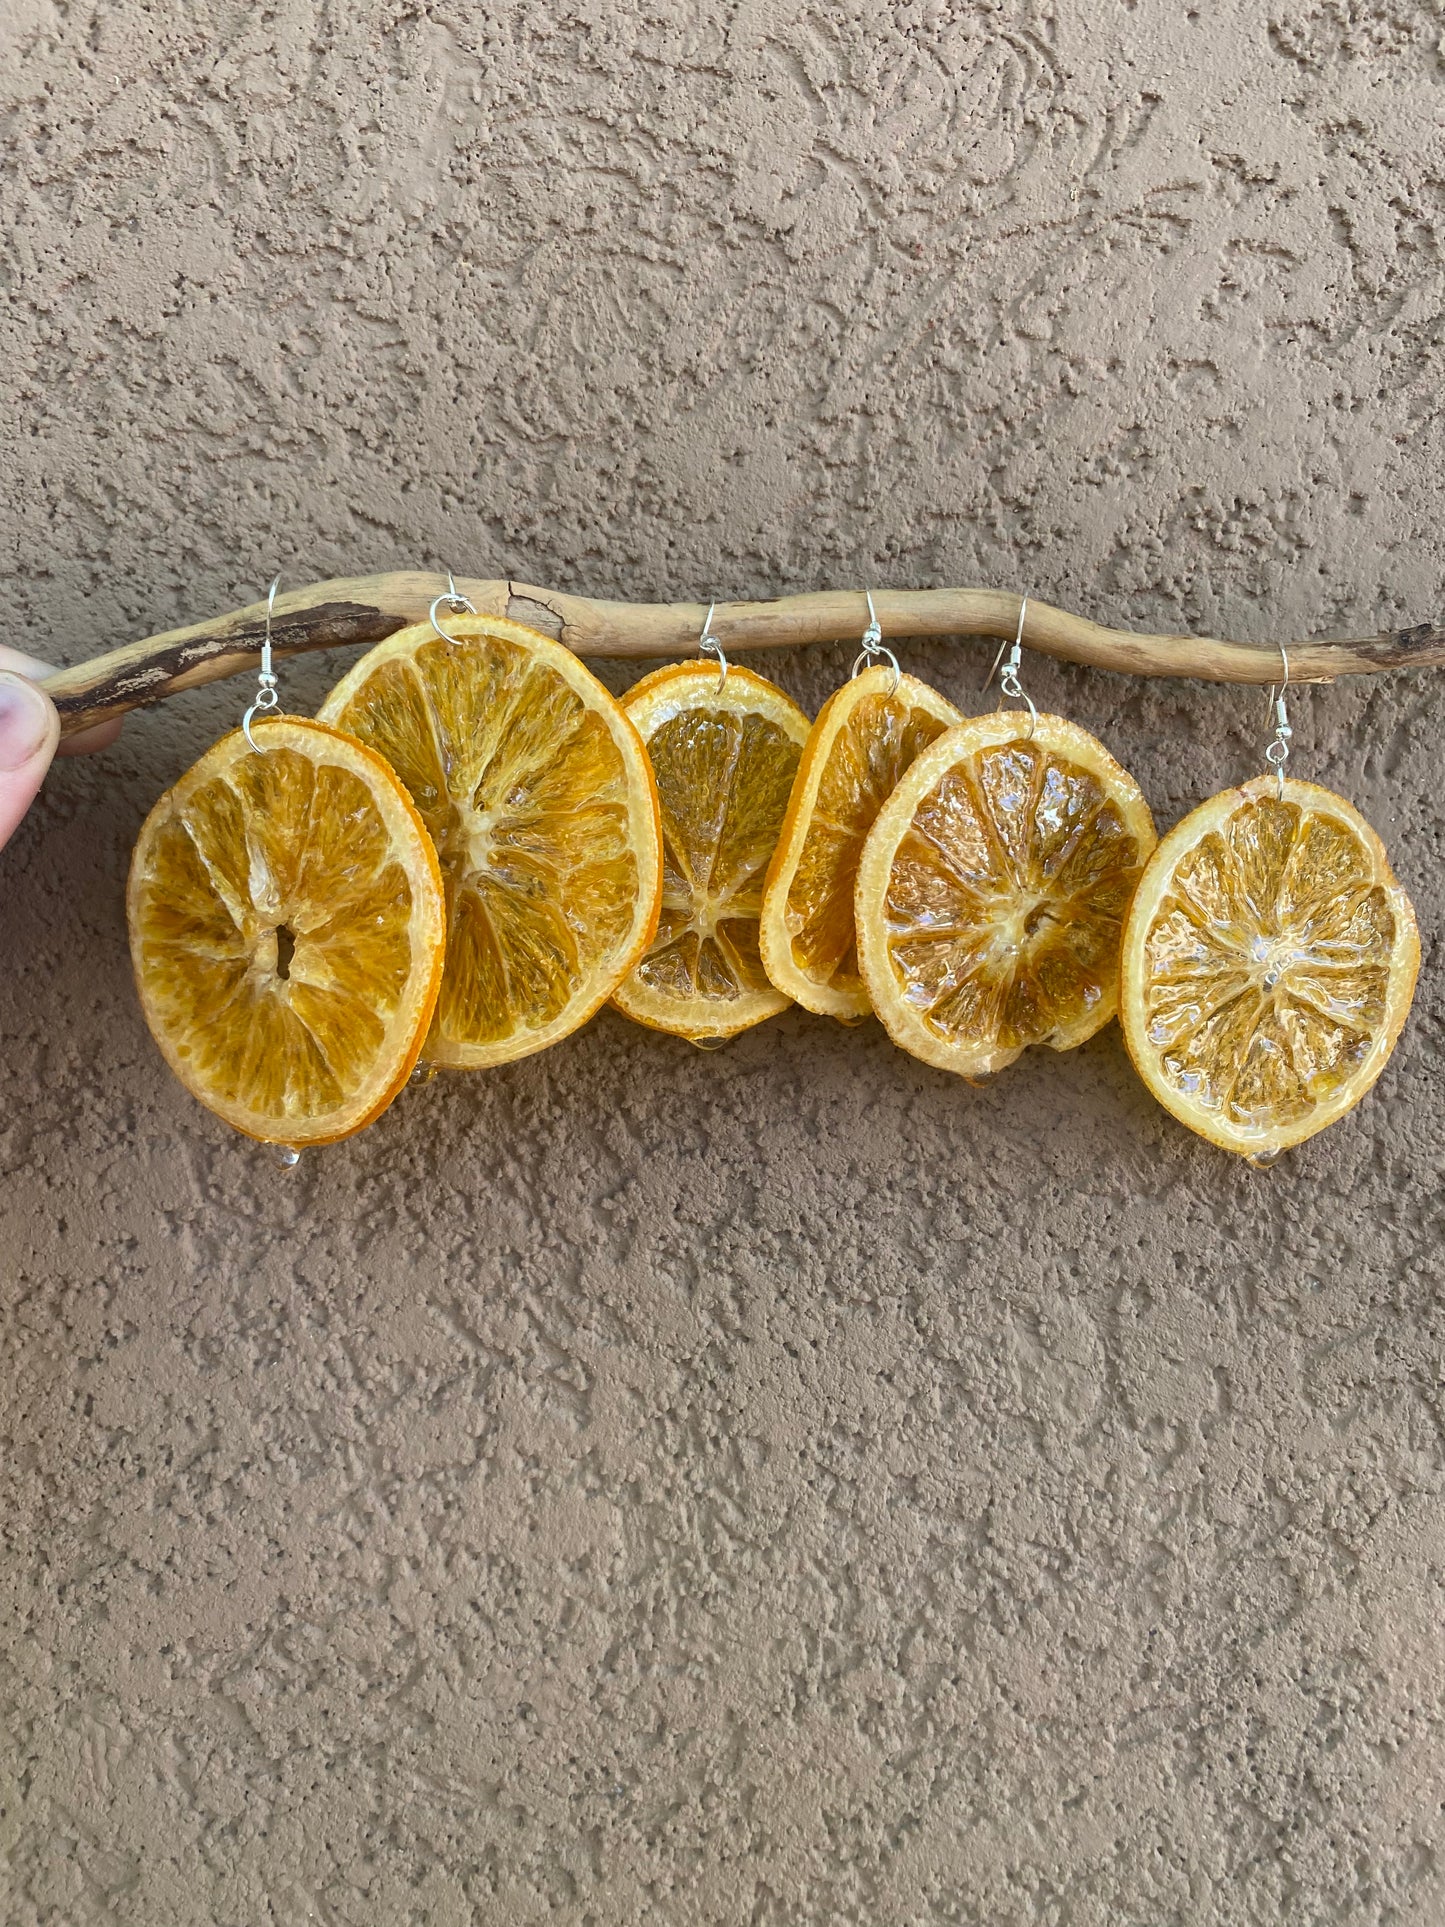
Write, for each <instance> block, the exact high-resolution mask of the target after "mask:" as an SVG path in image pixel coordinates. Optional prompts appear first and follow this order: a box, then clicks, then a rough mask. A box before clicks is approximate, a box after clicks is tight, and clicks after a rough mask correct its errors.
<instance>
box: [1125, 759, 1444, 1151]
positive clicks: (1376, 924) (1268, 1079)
mask: <svg viewBox="0 0 1445 1927" xmlns="http://www.w3.org/2000/svg"><path fill="white" fill-rule="evenodd" d="M1419 965H1420V939H1419V933H1418V931H1417V930H1416V926H1415V915H1414V912H1413V910H1412V909H1411V908H1410V900H1409V898H1408V897H1407V896H1406V895H1405V892H1404V891H1403V890H1402V889H1401V888H1400V885H1399V884H1398V883H1397V882H1396V880H1395V877H1394V874H1393V872H1392V871H1391V869H1390V864H1389V859H1388V858H1387V857H1386V855H1385V850H1384V845H1383V844H1382V843H1381V842H1380V839H1379V837H1378V836H1376V834H1375V832H1374V831H1373V830H1372V829H1371V828H1370V826H1369V824H1368V823H1367V822H1366V821H1365V819H1364V818H1363V817H1362V816H1361V815H1360V813H1359V811H1358V810H1356V809H1354V808H1352V806H1351V805H1350V804H1349V803H1347V802H1345V800H1344V799H1343V797H1339V796H1336V795H1334V794H1333V793H1332V792H1331V791H1329V790H1326V789H1320V788H1318V787H1317V786H1316V785H1315V784H1313V783H1299V782H1295V781H1293V780H1290V781H1288V782H1286V783H1285V785H1284V791H1283V794H1282V795H1281V794H1280V793H1279V789H1278V785H1277V783H1276V779H1275V778H1274V777H1273V776H1261V777H1259V778H1257V779H1256V780H1255V781H1254V782H1252V783H1246V784H1245V785H1244V786H1243V787H1242V788H1240V789H1233V790H1225V791H1224V792H1223V793H1222V794H1220V795H1219V796H1212V797H1210V799H1209V801H1208V802H1207V803H1203V804H1201V805H1200V807H1199V808H1198V809H1197V810H1193V811H1191V812H1190V814H1189V815H1188V816H1186V817H1185V818H1184V820H1183V821H1182V822H1181V823H1178V824H1176V825H1175V827H1174V828H1173V829H1172V830H1171V831H1170V832H1169V834H1168V836H1166V837H1165V838H1164V840H1163V842H1162V843H1161V844H1160V845H1159V847H1158V849H1157V850H1156V851H1155V853H1154V855H1153V857H1152V858H1151V859H1150V861H1149V864H1148V866H1147V868H1146V869H1145V871H1144V875H1143V878H1142V880H1141V882H1140V884H1139V890H1138V894H1137V895H1136V897H1135V899H1134V905H1133V908H1132V909H1131V911H1130V913H1129V919H1128V923H1127V925H1126V927H1125V931H1124V948H1123V997H1122V1002H1121V1006H1120V1020H1121V1022H1122V1025H1123V1029H1124V1039H1125V1042H1126V1043H1127V1044H1128V1047H1129V1054H1130V1056H1131V1057H1132V1058H1133V1060H1134V1063H1135V1065H1136V1067H1137V1069H1138V1071H1139V1075H1140V1076H1141V1077H1142V1078H1143V1080H1144V1082H1145V1083H1146V1084H1147V1085H1148V1087H1149V1089H1150V1090H1151V1091H1152V1092H1153V1093H1154V1095H1155V1097H1157V1098H1158V1099H1159V1102H1160V1103H1161V1104H1163V1105H1164V1106H1165V1108H1166V1109H1167V1110H1170V1111H1172V1112H1173V1113H1174V1115H1175V1117H1177V1118H1178V1119H1179V1120H1180V1122H1181V1123H1184V1124H1187V1125H1188V1126H1189V1127H1190V1129H1191V1130H1194V1131H1197V1132H1198V1133H1199V1134H1200V1136H1201V1137H1206V1138H1208V1139H1209V1140H1210V1142H1211V1143H1213V1144H1218V1145H1221V1146H1222V1147H1223V1148H1224V1149H1225V1150H1229V1151H1238V1152H1241V1153H1243V1154H1244V1155H1245V1156H1247V1157H1252V1158H1254V1159H1255V1160H1256V1161H1258V1162H1260V1163H1271V1162H1273V1160H1274V1158H1275V1157H1276V1156H1278V1154H1279V1153H1280V1152H1281V1151H1283V1150H1286V1149H1287V1148H1288V1147H1289V1146H1290V1145H1292V1144H1299V1143H1301V1142H1302V1141H1303V1140H1304V1139H1305V1138H1307V1137H1312V1136H1313V1135H1314V1133H1315V1132H1316V1131H1321V1130H1323V1129H1324V1127H1325V1126H1326V1125H1327V1124H1331V1123H1333V1122H1334V1120H1335V1119H1336V1118H1337V1117H1342V1116H1343V1115H1344V1113H1345V1112H1346V1111H1348V1110H1350V1109H1352V1108H1353V1107H1354V1106H1355V1105H1356V1104H1358V1103H1359V1101H1360V1099H1361V1098H1362V1097H1363V1096H1364V1095H1365V1093H1366V1091H1368V1090H1369V1088H1370V1086H1371V1085H1372V1084H1373V1083H1374V1081H1375V1079H1376V1078H1377V1077H1378V1076H1379V1075H1380V1072H1381V1071H1382V1070H1383V1069H1384V1067H1385V1062H1386V1060H1387V1059H1388V1057H1389V1055H1390V1052H1391V1050H1392V1049H1393V1048H1394V1045H1395V1039H1396V1038H1397V1037H1398V1036H1399V1034H1400V1030H1401V1027H1402V1026H1403V1024H1404V1022H1405V1018H1406V1015H1407V1014H1408V1012H1409V1009H1410V1002H1411V999H1412V997H1413V996H1414V992H1415V977H1416V973H1417V972H1418V970H1419Z"/></svg>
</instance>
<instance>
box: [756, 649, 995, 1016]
mask: <svg viewBox="0 0 1445 1927" xmlns="http://www.w3.org/2000/svg"><path fill="white" fill-rule="evenodd" d="M960 721H962V718H961V717H960V715H959V713H958V711H957V710H956V709H955V708H954V706H953V704H952V703H951V702H948V701H947V700H946V699H945V698H944V697H942V696H940V695H939V693H938V691H937V690H936V689H930V688H929V687H928V685H927V683H922V682H919V681H917V680H916V678H914V677H913V676H900V675H899V674H898V673H897V672H896V671H895V670H894V669H892V668H889V667H887V666H880V667H878V668H874V669H865V670H863V671H862V672H861V674H859V675H857V676H854V677H853V678H852V679H851V680H850V681H848V682H845V683H844V684H843V687H842V688H841V689H838V690H835V691H834V693H833V694H832V695H831V696H830V697H829V698H828V700H827V702H825V703H824V705H823V707H822V708H821V709H820V710H819V711H818V715H817V718H816V720H815V721H814V723H813V727H812V730H811V731H810V733H809V736H808V740H807V743H806V744H805V745H804V748H803V758H802V761H801V762H800V763H799V765H798V774H797V776H796V777H795V778H794V779H793V793H792V795H791V797H790V798H789V799H788V809H787V814H786V815H785V816H784V818H783V828H782V833H781V835H780V836H779V838H778V847H777V849H776V850H774V852H773V860H772V862H771V863H770V864H769V865H768V874H767V877H766V879H765V881H764V883H763V908H762V922H761V925H760V931H759V935H760V946H759V947H760V950H761V953H762V959H763V968H764V970H766V971H767V973H768V977H769V980H770V981H771V982H772V984H773V985H774V987H775V988H776V989H778V990H781V991H784V992H785V993H786V994H787V995H788V996H789V997H792V998H793V999H794V1000H795V1001H796V1002H798V1003H800V1004H802V1006H803V1007H804V1009H805V1010H814V1011H817V1013H818V1014H819V1016H821V1017H839V1018H842V1019H844V1020H845V1021H846V1020H848V1019H853V1018H858V1017H866V1016H867V1015H868V1013H869V1011H870V1010H871V1009H872V1005H871V1004H870V1003H869V1001H868V987H867V985H866V984H865V983H864V982H863V979H862V976H861V975H860V973H859V969H858V948H857V940H856V937H855V935H854V929H853V890H854V886H855V884H856V883H857V880H858V858H859V855H860V854H861V852H862V849H863V839H864V837H865V836H867V834H868V832H869V830H870V829H872V827H873V819H874V818H875V817H876V816H877V814H878V811H879V809H880V808H881V807H882V805H883V803H884V802H885V801H886V800H887V798H888V797H889V795H890V794H891V793H892V791H893V789H894V788H895V786H896V785H897V782H898V779H899V777H901V776H902V774H903V772H904V771H905V770H906V769H907V768H908V766H909V765H910V764H911V763H912V761H913V759H914V757H915V756H917V755H918V753H919V751H920V750H922V749H926V748H927V747H928V745H929V744H930V743H931V742H932V741H933V740H934V738H935V737H936V736H941V735H942V733H943V731H944V730H945V729H947V728H949V727H950V726H951V725H952V724H954V723H957V722H960Z"/></svg>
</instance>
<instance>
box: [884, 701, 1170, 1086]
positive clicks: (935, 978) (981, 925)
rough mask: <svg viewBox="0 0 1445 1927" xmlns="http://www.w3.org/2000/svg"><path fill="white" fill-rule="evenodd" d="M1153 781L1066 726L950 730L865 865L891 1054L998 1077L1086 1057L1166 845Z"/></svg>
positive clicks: (889, 813) (899, 797)
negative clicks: (1021, 1058) (1141, 898)
mask: <svg viewBox="0 0 1445 1927" xmlns="http://www.w3.org/2000/svg"><path fill="white" fill-rule="evenodd" d="M1154 841H1155V838H1154V823H1153V819H1152V818H1151V816H1150V814H1149V806H1148V804H1147V803H1146V802H1145V801H1144V798H1143V796H1142V795H1141V794H1140V791H1139V786H1138V785H1137V784H1136V783H1135V781H1134V779H1133V778H1132V777H1131V776H1130V775H1129V774H1128V772H1127V771H1125V770H1123V769H1121V768H1120V766H1119V765H1118V764H1117V763H1116V762H1115V761H1114V759H1113V757H1112V756H1111V755H1110V754H1109V752H1108V750H1106V749H1105V748H1104V746H1103V744H1102V743H1100V742H1098V741H1097V740H1096V739H1095V738H1094V737H1093V736H1091V735H1089V733H1088V731H1087V730H1083V729H1080V728H1079V727H1078V726H1077V724H1075V723H1070V722H1065V721H1064V720H1063V718H1062V717H1059V716H1040V717H1039V718H1038V722H1037V726H1036V727H1035V728H1034V730H1033V733H1032V735H1030V734H1029V731H1028V725H1027V723H1026V722H1024V721H1021V719H1020V717H1019V716H1018V715H1017V714H1016V713H1014V712H1005V713H998V714H995V715H992V716H975V717H973V718H972V719H971V720H969V721H968V722H963V723H959V724H957V725H956V726H955V727H954V728H952V729H949V730H945V731H944V733H943V735H941V736H940V737H938V738H937V739H936V741H934V742H933V743H931V744H930V745H929V747H928V748H927V749H925V750H924V751H923V752H922V754H921V755H920V756H919V757H918V758H917V759H916V760H915V762H914V763H913V765H912V767H911V768H910V769H909V770H908V771H907V773H906V774H905V775H904V776H903V778H902V779H901V781H900V782H899V784H898V787H897V788H896V789H895V790H894V792H893V794H892V795H891V796H890V797H889V799H888V801H887V802H886V803H885V804H884V805H883V807H882V809H881V810H880V811H879V812H878V818H877V821H876V822H875V823H874V825H873V828H872V829H871V830H870V831H869V833H868V838H867V841H866V842H865V843H864V845H863V854H862V857H861V858H860V860H859V864H858V889H857V894H856V897H855V900H854V910H855V915H856V919H857V928H858V959H859V963H860V964H861V966H862V972H863V980H864V982H865V983H866V984H867V986H868V991H869V994H870V996H871V997H872V1000H873V1008H874V1009H875V1010H876V1011H877V1013H878V1015H879V1016H880V1017H881V1018H882V1020H883V1022H884V1024H885V1025H886V1026H887V1028H888V1032H889V1035H890V1036H891V1037H892V1038H893V1040H894V1042H895V1043H897V1044H901V1045H902V1046H903V1048H904V1049H905V1050H908V1051H911V1052H912V1053H913V1055H914V1056H915V1057H921V1058H922V1059H923V1061H924V1062H925V1063H927V1064H937V1065H939V1066H940V1067H941V1068H942V1069H944V1070H951V1071H958V1072H960V1073H961V1074H963V1075H964V1076H970V1077H983V1076H987V1075H989V1074H990V1073H991V1072H993V1071H997V1070H1001V1069H1002V1068H1003V1066H1004V1065H1005V1064H1011V1063H1012V1062H1013V1060H1014V1059H1015V1058H1016V1057H1017V1056H1018V1055H1019V1053H1020V1051H1022V1050H1023V1049H1024V1048H1025V1047H1026V1046H1027V1045H1029V1044H1048V1045H1050V1046H1051V1047H1052V1048H1053V1049H1054V1050H1072V1049H1073V1048H1074V1046H1075V1045H1076V1044H1082V1043H1083V1042H1084V1041H1085V1040H1086V1039H1087V1038H1090V1037H1092V1036H1093V1035H1094V1033H1095V1031H1097V1030H1099V1029H1101V1028H1102V1027H1103V1025H1105V1024H1107V1023H1108V1021H1109V1019H1110V1018H1111V1017H1112V1016H1113V1015H1114V1012H1115V1009H1116V1008H1117V1005H1118V990H1119V944H1120V937H1121V933H1122V927H1123V921H1124V916H1125V913H1126V912H1127V910H1128V908H1129V902H1130V899H1131V898H1132V896H1133V894H1134V888H1135V885H1136V884H1137V882H1138V880H1139V875H1140V872H1141V870H1142V869H1143V866H1144V860H1145V858H1146V857H1147V856H1148V855H1149V853H1150V851H1151V850H1152V849H1153V848H1154Z"/></svg>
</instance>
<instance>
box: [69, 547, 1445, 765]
mask: <svg viewBox="0 0 1445 1927" xmlns="http://www.w3.org/2000/svg"><path fill="white" fill-rule="evenodd" d="M444 587H445V583H444V582H443V581H442V580H441V578H439V577H438V576H436V575H423V574H419V573H416V572H412V571H398V572H395V573H392V574H390V575H365V576H349V577H345V578H342V579H340V580H337V581H332V582H316V583H313V584H311V586H310V587H308V588H304V589H293V590H291V591H290V592H289V593H288V594H286V595H281V596H278V597H277V599H276V609H275V615H274V617H273V620H272V645H273V649H274V653H275V654H276V655H277V656H293V655H299V654H301V653H302V652H303V651H305V650H308V649H334V648H339V647H342V646H345V645H349V644H358V643H374V642H379V641H381V639H382V638H383V637H384V636H389V635H391V634H392V632H393V631H394V630H396V629H400V628H402V627H404V626H405V625H406V624H407V623H409V622H420V621H422V620H424V619H425V616H426V612H427V608H428V606H429V604H430V603H431V601H432V598H433V597H434V596H435V595H436V594H437V593H438V592H439V590H440V589H442V588H444ZM457 587H458V588H459V589H460V590H461V591H462V593H463V594H464V595H466V596H468V597H470V599H471V600H472V601H473V602H474V603H475V604H476V606H477V608H478V609H479V610H482V611H484V612H487V613H490V614H493V615H506V616H511V617H512V618H513V620H515V621H517V622H524V623H527V624H528V625H529V626H530V627H532V628H534V629H541V630H544V631H545V632H546V633H547V634H548V635H550V636H553V637H556V638H557V639H558V640H559V641H561V642H564V643H565V644H566V645H567V647H568V648H569V649H572V650H575V652H576V653H577V654H578V655H579V656H607V657H614V658H617V657H639V658H643V657H649V656H685V655H688V654H690V653H691V652H692V651H693V650H694V649H695V647H696V644H697V639H698V635H699V632H700V630H701V628H702V621H703V617H704V615H705V614H706V612H707V611H706V605H705V604H703V603H698V602H670V603H662V602H655V603H645V602H597V601H593V600H592V599H591V598H589V597H587V596H574V595H565V594H562V593H561V592H560V591H558V590H554V589H537V588H531V587H529V586H528V585H526V584H525V583H520V582H503V581H484V580H481V579H479V578H474V577H463V578H459V580H458V583H457ZM873 600H874V604H875V606H876V607H877V611H878V618H879V621H880V622H881V624H882V626H883V634H884V636H885V638H887V639H889V640H890V641H898V640H900V639H906V638H909V637H922V636H989V637H995V638H999V639H1002V638H1004V637H1007V636H1012V635H1013V633H1014V630H1015V628H1016V626H1017V623H1018V608H1019V604H1018V597H1017V596H1016V595H1014V594H1011V593H1005V592H1004V591H1002V590H997V589H875V590H874V591H873ZM265 615H266V605H265V603H264V602H254V603H252V604H251V605H250V606H249V607H247V608H245V609H236V610H233V611H232V612H231V613H230V614H229V615H224V616H214V617H212V618H211V620H210V621H208V622H198V623H194V624H192V626H191V627H190V628H187V629H171V630H167V631H166V632H165V633H164V634H163V635H158V636H148V637H146V639H145V640H144V641H142V642H133V643H130V644H128V645H127V646H126V647H125V648H123V649H115V650H112V651H111V652H110V653H109V654H107V655H103V656H97V657H95V658H94V659H93V660H92V661H90V662H84V663H78V664H76V665H75V667H74V668H71V669H62V670H60V671H59V672H58V673H57V674H56V675H54V676H51V677H50V678H49V679H48V680H47V682H46V684H45V687H46V689H47V690H48V691H49V693H50V694H51V696H52V697H53V698H54V700H55V704H56V707H57V708H58V709H59V711H60V715H61V724H62V729H63V731H64V733H65V734H66V735H67V736H70V735H74V734H75V733H76V732H77V731H79V730H82V729H88V728H90V727H91V726H92V725H93V724H95V723H99V722H104V721H105V720H106V719H107V718H109V717H111V716H119V715H122V714H124V712H125V711H126V710H129V709H137V708H140V707H141V706H142V705H144V704H147V703H154V702H159V701H161V700H162V699H163V698H165V697H167V696H173V695H176V694H177V693H178V692H179V691H181V690H183V689H194V688H197V687H198V686H199V685H200V684H201V683H207V682H215V681H217V680H218V679H219V678H221V677H223V676H238V675H243V674H245V673H247V672H248V671H249V672H250V673H252V674H254V673H255V669H256V665H257V663H258V661H259V660H260V651H261V639H262V635H263V633H264V629H265ZM866 622H867V608H866V605H865V603H864V599H863V594H862V591H861V590H857V589H832V590H827V591H824V592H823V593H821V594H817V595H795V596H783V597H781V598H779V600H777V601H776V602H720V603H719V604H718V605H717V610H716V613H715V614H714V616H713V622H712V627H713V633H714V634H715V635H716V636H717V637H718V639H719V640H720V641H721V643H722V644H723V646H724V648H725V649H726V650H728V652H729V653H730V654H742V653H744V652H745V651H748V650H753V649H788V648H796V647H798V646H799V645H800V644H804V643H813V642H839V641H848V640H850V639H852V638H854V637H857V636H859V635H861V633H862V631H863V628H864V625H865V623H866ZM1024 643H1025V645H1026V646H1027V647H1028V648H1030V649H1035V650H1038V651H1039V652H1040V653H1041V654H1043V655H1046V656H1055V657H1057V658H1059V659H1060V660H1061V661H1064V662H1077V663H1086V664H1088V665H1089V666H1090V667H1092V668H1095V669H1110V670H1116V671H1119V672H1121V673H1123V674H1126V675H1135V676H1192V677H1197V678H1200V679H1202V680H1204V681H1208V682H1235V683H1269V682H1277V681H1278V680H1279V675H1280V652H1279V647H1278V646H1277V645H1276V644H1274V643H1247V642H1221V641H1215V640H1213V639H1211V638H1209V637H1205V636H1150V635H1135V634H1132V633H1131V632H1129V631H1128V630H1124V629H1105V628H1103V627H1101V626H1100V625H1099V624H1098V623H1096V622H1090V621H1088V620H1087V619H1086V618H1085V617H1083V616H1075V615H1070V614H1069V613H1068V611H1067V610H1064V609H1055V608H1052V607H1050V605H1049V604H1048V603H1046V602H1034V601H1030V603H1029V606H1028V615H1027V619H1026V622H1025V625H1024ZM1285 647H1286V649H1287V650H1288V652H1289V667H1290V680H1291V681H1292V682H1301V683H1303V682H1332V681H1333V680H1334V679H1335V677H1337V676H1368V675H1374V674H1377V673H1378V672H1380V671H1381V670H1385V669H1401V668H1436V667H1439V666H1440V665H1441V664H1445V626H1442V625H1441V624H1440V623H1438V622H1426V623H1421V624H1420V625H1419V626H1418V627H1416V628H1411V629H1395V630H1390V631H1387V632H1385V633H1384V634H1381V635H1377V636H1368V637H1363V638H1359V639H1355V640H1339V641H1321V642H1286V644H1285Z"/></svg>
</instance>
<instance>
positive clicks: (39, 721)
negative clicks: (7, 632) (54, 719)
mask: <svg viewBox="0 0 1445 1927" xmlns="http://www.w3.org/2000/svg"><path fill="white" fill-rule="evenodd" d="M50 727H51V724H50V704H49V703H48V702H47V701H46V699H45V697H44V696H42V695H41V693H40V691H39V690H38V689H37V688H36V687H35V685H34V683H32V682H26V680H25V678H24V677H23V676H10V675H6V674H5V673H4V672H3V671H0V769H19V768H20V767H21V766H22V764H25V763H28V762H29V761H30V759H31V757H32V756H33V755H34V754H35V752H36V750H37V749H39V747H40V745H41V744H42V743H43V742H44V741H45V739H46V737H47V736H48V735H49V734H50Z"/></svg>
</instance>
